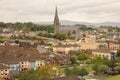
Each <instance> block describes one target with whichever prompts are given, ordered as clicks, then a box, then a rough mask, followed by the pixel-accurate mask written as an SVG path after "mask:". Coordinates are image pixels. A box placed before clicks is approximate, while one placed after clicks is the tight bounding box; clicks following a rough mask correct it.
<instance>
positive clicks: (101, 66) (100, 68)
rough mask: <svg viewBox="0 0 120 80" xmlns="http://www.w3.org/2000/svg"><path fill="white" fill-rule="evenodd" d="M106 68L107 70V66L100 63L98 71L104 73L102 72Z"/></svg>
mask: <svg viewBox="0 0 120 80" xmlns="http://www.w3.org/2000/svg"><path fill="white" fill-rule="evenodd" d="M107 70H108V67H107V66H106V65H100V66H99V71H100V72H102V73H104V72H106V71H107Z"/></svg>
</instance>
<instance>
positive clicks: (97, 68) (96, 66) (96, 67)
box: [92, 63, 99, 74]
mask: <svg viewBox="0 0 120 80" xmlns="http://www.w3.org/2000/svg"><path fill="white" fill-rule="evenodd" d="M92 69H93V70H94V71H95V72H96V74H98V72H99V64H98V63H95V64H94V65H93V66H92Z"/></svg>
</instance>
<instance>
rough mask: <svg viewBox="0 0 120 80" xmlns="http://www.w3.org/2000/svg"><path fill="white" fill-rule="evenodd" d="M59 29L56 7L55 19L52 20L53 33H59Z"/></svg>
mask: <svg viewBox="0 0 120 80" xmlns="http://www.w3.org/2000/svg"><path fill="white" fill-rule="evenodd" d="M59 27H60V23H59V17H58V11H57V7H56V10H55V18H54V33H55V34H56V33H59Z"/></svg>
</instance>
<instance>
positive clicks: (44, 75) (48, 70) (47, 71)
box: [38, 64, 55, 80]
mask: <svg viewBox="0 0 120 80" xmlns="http://www.w3.org/2000/svg"><path fill="white" fill-rule="evenodd" d="M52 68H53V66H52V65H50V64H48V65H44V66H42V67H41V68H40V69H38V75H39V76H40V79H45V80H49V79H50V77H51V76H54V75H55V74H54V70H53V69H52Z"/></svg>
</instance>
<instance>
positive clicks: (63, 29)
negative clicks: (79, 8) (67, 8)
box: [54, 7, 80, 40]
mask: <svg viewBox="0 0 120 80" xmlns="http://www.w3.org/2000/svg"><path fill="white" fill-rule="evenodd" d="M56 33H62V34H68V33H71V34H72V35H74V36H75V37H76V40H78V39H79V37H80V36H79V27H76V26H71V25H64V26H62V25H61V24H60V21H59V16H58V11H57V7H56V9H55V17H54V34H56Z"/></svg>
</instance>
